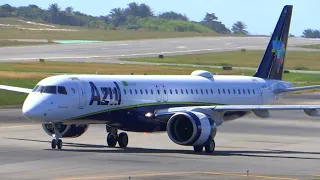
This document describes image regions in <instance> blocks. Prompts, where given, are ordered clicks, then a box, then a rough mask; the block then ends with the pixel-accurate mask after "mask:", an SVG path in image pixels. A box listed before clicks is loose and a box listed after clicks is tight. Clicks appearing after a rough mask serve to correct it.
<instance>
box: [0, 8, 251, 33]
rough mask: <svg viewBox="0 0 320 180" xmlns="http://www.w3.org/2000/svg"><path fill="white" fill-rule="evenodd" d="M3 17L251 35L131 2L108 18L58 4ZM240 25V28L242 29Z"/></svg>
mask: <svg viewBox="0 0 320 180" xmlns="http://www.w3.org/2000/svg"><path fill="white" fill-rule="evenodd" d="M0 17H22V18H26V19H30V20H35V21H40V22H45V23H51V24H59V25H69V26H83V27H91V28H105V29H113V30H115V29H135V30H138V29H147V30H151V31H177V32H186V31H194V32H213V31H215V32H217V33H220V34H230V33H235V34H247V33H248V32H247V31H245V28H246V26H245V25H244V23H242V22H240V24H239V22H237V23H235V24H234V26H233V27H232V30H230V29H228V28H227V27H226V26H225V25H224V24H223V23H222V22H220V21H218V17H217V16H216V15H215V14H214V13H206V14H205V17H204V18H203V20H202V21H200V22H195V21H190V20H189V18H188V17H187V16H186V15H184V14H180V13H177V12H173V11H169V12H164V13H160V14H158V15H155V14H154V12H153V11H152V9H151V8H150V6H148V5H146V4H143V3H142V4H138V3H135V2H132V3H129V4H128V5H127V7H126V8H114V9H112V10H111V11H110V12H109V14H108V15H105V16H99V17H96V16H91V15H87V14H84V13H82V12H79V11H75V10H74V9H73V7H67V8H65V9H62V8H61V7H59V5H58V4H50V5H49V7H48V9H42V8H40V7H38V6H36V5H29V6H23V7H13V6H10V5H9V4H5V5H2V6H0ZM239 25H240V26H239Z"/></svg>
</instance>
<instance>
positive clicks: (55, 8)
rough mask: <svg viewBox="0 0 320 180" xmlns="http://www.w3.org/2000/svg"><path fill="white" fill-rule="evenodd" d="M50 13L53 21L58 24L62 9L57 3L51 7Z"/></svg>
mask: <svg viewBox="0 0 320 180" xmlns="http://www.w3.org/2000/svg"><path fill="white" fill-rule="evenodd" d="M49 12H50V14H51V21H52V22H56V20H57V18H58V14H59V13H60V7H59V6H58V4H57V3H55V4H50V5H49Z"/></svg>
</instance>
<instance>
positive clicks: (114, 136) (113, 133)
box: [106, 126, 129, 148]
mask: <svg viewBox="0 0 320 180" xmlns="http://www.w3.org/2000/svg"><path fill="white" fill-rule="evenodd" d="M106 130H107V132H108V136H107V144H108V146H109V147H115V146H116V144H117V142H118V144H119V146H120V147H121V148H125V147H127V145H128V142H129V137H128V134H127V133H125V132H121V133H120V134H118V130H117V129H115V128H111V127H109V126H106Z"/></svg>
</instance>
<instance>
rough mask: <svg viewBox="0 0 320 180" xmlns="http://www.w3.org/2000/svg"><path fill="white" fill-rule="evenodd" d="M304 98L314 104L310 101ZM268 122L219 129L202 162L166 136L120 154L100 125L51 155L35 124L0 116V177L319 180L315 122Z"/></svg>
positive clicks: (136, 141)
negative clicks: (212, 148) (108, 142)
mask: <svg viewBox="0 0 320 180" xmlns="http://www.w3.org/2000/svg"><path fill="white" fill-rule="evenodd" d="M309 97H310V98H312V99H314V102H313V103H316V102H317V100H315V97H316V95H315V94H313V95H310V96H309ZM309 97H306V98H307V99H308V98H309ZM290 101H295V102H300V101H299V99H298V98H290ZM287 102H289V101H287ZM272 115H273V118H271V119H260V118H257V117H255V116H253V115H250V116H248V117H246V118H242V119H239V120H236V121H233V122H229V123H225V124H223V125H222V126H221V127H219V129H218V134H217V136H216V138H215V140H216V153H215V154H210V155H208V154H206V153H202V154H195V153H193V151H192V147H184V146H179V145H176V144H174V143H173V142H172V141H171V140H170V139H169V138H168V136H167V134H166V133H161V134H144V133H130V132H128V135H129V138H130V139H129V145H128V148H126V149H120V148H108V147H106V146H105V138H106V132H105V127H104V126H103V125H92V126H90V127H89V129H88V131H87V132H86V133H85V134H84V135H83V136H81V137H79V138H75V139H63V141H64V147H63V149H62V150H51V149H50V141H51V137H49V136H48V135H47V134H46V133H45V132H44V131H43V130H42V127H41V125H37V124H32V123H31V122H28V121H27V120H25V119H24V118H23V117H22V116H21V110H20V109H2V110H0V117H1V118H0V121H1V124H0V178H1V179H75V180H76V179H131V180H135V179H190V180H191V179H200V180H202V179H280V180H294V179H317V178H320V169H319V167H320V139H319V137H320V131H319V129H320V121H319V120H320V119H319V118H312V117H309V116H307V115H305V114H304V113H303V111H294V112H292V111H290V112H289V111H288V112H274V113H272ZM129 177H130V178H129Z"/></svg>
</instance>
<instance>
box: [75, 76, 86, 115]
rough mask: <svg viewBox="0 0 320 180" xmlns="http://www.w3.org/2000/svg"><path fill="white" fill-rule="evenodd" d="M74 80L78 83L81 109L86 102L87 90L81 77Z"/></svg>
mask: <svg viewBox="0 0 320 180" xmlns="http://www.w3.org/2000/svg"><path fill="white" fill-rule="evenodd" d="M73 82H74V83H75V84H76V86H77V88H78V94H79V109H83V108H84V106H85V104H86V90H85V86H84V84H83V82H81V81H80V80H79V79H73Z"/></svg>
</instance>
